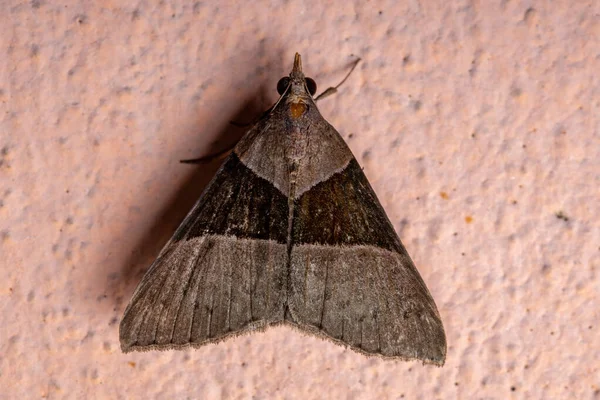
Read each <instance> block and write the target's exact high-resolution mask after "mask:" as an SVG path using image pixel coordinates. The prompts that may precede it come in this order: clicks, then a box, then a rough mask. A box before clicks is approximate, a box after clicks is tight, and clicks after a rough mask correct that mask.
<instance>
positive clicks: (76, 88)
mask: <svg viewBox="0 0 600 400" xmlns="http://www.w3.org/2000/svg"><path fill="white" fill-rule="evenodd" d="M0 3H1V4H2V13H0V57H1V60H0V149H1V151H0V255H1V257H0V260H1V261H0V266H1V273H2V278H1V279H0V387H1V388H2V389H0V398H2V399H13V398H19V399H25V398H31V399H33V398H50V399H55V398H98V399H108V398H115V399H119V398H123V399H130V398H131V399H135V398H178V399H184V398H190V399H196V398H197V399H203V398H210V399H217V398H232V399H238V398H239V399H248V398H256V399H266V398H282V399H296V398H298V399H300V398H302V399H322V398H332V399H343V398H357V399H400V398H406V399H415V398H423V399H438V398H439V399H453V398H457V399H474V398H481V399H507V398H532V399H533V398H535V399H538V398H540V399H541V398H544V399H551V398H552V399H567V398H574V399H593V398H598V397H599V396H600V370H599V366H600V362H599V361H598V360H600V335H598V330H599V329H600V311H599V310H600V277H599V274H600V248H599V246H600V228H599V226H600V225H599V221H600V189H599V187H600V133H599V132H600V100H599V99H600V84H599V82H600V80H599V78H598V77H599V74H598V71H600V58H599V54H600V40H599V39H598V38H599V37H600V19H599V18H598V15H600V3H599V2H595V1H576V2H573V1H564V0H561V1H557V2H527V1H493V2H491V1H489V2H488V1H482V2H477V1H474V2H469V1H463V2H441V1H440V2H434V1H405V2H395V1H369V2H360V1H356V2H342V1H339V2H322V1H304V2H278V1H263V0H259V1H253V2H238V1H221V2H193V1H179V0H176V1H169V2H158V1H155V2H152V1H139V2H138V1H135V2H131V1H124V2H121V1H100V2H79V1H74V0H71V1H65V2H53V1H41V0H35V1H26V2H23V1H10V0H9V1H3V2H0ZM58 3H60V4H58ZM296 51H298V52H300V53H301V54H302V56H303V64H304V70H305V71H306V72H307V74H308V75H309V76H311V77H313V78H314V79H315V80H316V81H317V83H318V84H319V85H320V87H321V88H325V87H327V86H328V85H331V84H335V83H337V82H338V81H339V79H341V78H342V77H343V75H344V73H345V72H346V70H347V66H348V64H349V63H350V62H351V61H352V60H353V57H354V56H360V57H362V59H363V62H362V63H361V64H359V67H358V68H357V70H356V71H355V72H354V74H353V75H352V76H351V77H350V79H349V80H348V81H347V83H346V84H345V86H343V87H342V88H341V90H340V93H339V94H338V95H336V96H334V97H331V98H328V99H326V100H324V101H322V102H321V104H320V110H321V112H322V114H323V115H324V116H325V118H327V119H328V120H329V121H330V122H331V123H332V124H333V125H334V126H335V127H336V128H337V129H338V131H339V132H340V133H341V134H342V135H343V136H344V137H345V138H346V139H347V142H348V144H349V146H350V147H351V148H352V150H353V152H354V153H355V155H356V157H357V159H358V161H359V163H361V165H362V166H364V169H365V173H366V174H367V176H368V177H369V179H370V181H371V184H372V186H373V187H374V189H375V191H376V192H377V194H378V196H379V198H380V200H381V202H382V204H383V206H384V207H385V209H386V210H387V212H388V215H389V217H390V219H391V220H392V222H393V223H394V226H395V228H396V230H397V231H398V233H399V235H400V237H401V238H402V240H403V242H404V244H405V246H406V247H407V249H408V251H409V252H410V254H411V255H412V257H413V259H414V261H415V263H416V264H417V266H418V268H419V270H420V272H421V274H422V276H423V278H424V280H425V281H426V283H427V285H428V287H429V289H430V291H431V292H432V295H433V297H434V298H435V300H436V302H437V305H438V307H439V310H440V313H441V316H442V319H443V321H444V325H445V329H446V333H447V338H448V344H449V347H448V357H447V362H446V365H445V366H444V367H443V368H436V367H432V366H423V365H421V364H420V363H418V362H409V363H405V362H390V361H384V360H380V359H377V358H366V357H364V356H362V355H360V354H356V353H353V352H351V351H349V350H345V349H343V348H341V347H337V346H335V345H333V344H332V343H330V342H324V341H321V340H319V339H316V338H313V337H307V336H304V335H302V334H300V333H298V332H297V331H293V330H290V329H288V328H276V329H272V330H269V331H267V332H265V333H260V334H255V335H251V336H243V337H238V338H235V339H232V340H228V341H226V342H223V343H220V344H218V345H209V346H206V347H204V348H202V349H198V350H189V351H180V352H159V353H156V352H149V353H135V354H127V355H124V354H122V353H121V352H120V350H119V343H118V323H119V321H120V318H121V316H122V313H123V310H124V307H125V306H126V304H127V302H128V301H129V298H130V296H131V294H132V292H133V290H134V288H135V286H136V285H137V283H138V282H139V280H140V278H141V276H142V275H143V271H144V270H145V268H147V266H148V265H149V263H150V262H151V261H152V260H153V259H154V257H155V256H156V255H157V253H158V252H159V250H160V248H161V247H162V245H163V244H164V243H165V241H166V240H167V239H168V238H169V236H170V235H171V233H172V232H173V230H174V229H175V227H176V226H177V224H178V223H179V222H180V221H181V219H182V218H183V216H184V215H185V214H186V213H187V211H188V210H189V208H190V207H191V206H192V204H193V203H194V202H195V200H196V199H197V197H198V196H199V195H200V193H201V191H202V189H203V187H204V185H205V184H206V183H207V182H208V180H209V179H210V178H211V177H212V175H213V174H214V172H215V171H216V168H217V167H218V162H215V163H213V164H211V165H210V166H209V167H201V166H196V167H194V166H187V165H182V164H179V162H178V160H179V159H182V158H193V157H198V156H201V155H204V154H207V153H209V152H212V151H215V150H220V149H223V148H225V147H227V146H228V145H229V144H231V143H233V142H235V141H236V140H237V138H239V137H240V135H241V134H242V133H243V130H240V129H238V128H235V127H233V126H231V125H229V123H228V121H230V120H238V121H239V120H242V121H249V120H252V119H253V118H254V117H255V116H256V115H258V113H260V111H262V110H264V109H266V108H267V107H268V106H269V105H270V104H271V103H272V102H273V101H274V100H275V99H276V98H277V94H276V91H275V85H276V82H277V80H278V79H279V78H280V77H281V76H283V75H286V74H287V73H288V72H289V70H290V68H291V63H292V59H293V55H294V53H295V52H296ZM559 217H560V218H559Z"/></svg>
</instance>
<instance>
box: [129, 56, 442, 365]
mask: <svg viewBox="0 0 600 400" xmlns="http://www.w3.org/2000/svg"><path fill="white" fill-rule="evenodd" d="M338 86H339V85H338ZM277 87H278V91H279V93H280V94H281V97H280V98H279V100H278V101H277V103H275V105H274V106H273V107H272V108H271V109H270V110H269V111H268V112H267V113H266V114H265V116H263V117H262V118H261V119H260V120H259V121H258V122H257V123H256V124H255V125H254V126H253V127H252V128H251V129H250V130H249V131H248V132H247V133H246V135H245V136H244V137H243V138H242V140H241V141H240V142H239V143H238V144H237V145H236V146H235V148H234V149H233V152H232V153H231V154H230V155H229V156H228V158H227V159H226V161H225V162H224V164H223V165H222V166H221V168H220V169H219V171H218V172H217V174H216V175H215V177H214V178H213V180H212V181H211V183H210V184H209V185H208V186H207V188H206V190H205V191H204V193H203V194H202V196H201V197H200V199H199V200H198V202H197V203H196V205H195V206H194V208H193V209H192V210H191V211H190V212H189V214H188V215H187V217H186V218H185V220H184V221H183V223H182V224H181V225H180V226H179V228H178V229H177V231H176V232H175V234H174V235H173V237H172V238H171V240H170V241H169V242H168V243H167V244H166V246H165V247H164V248H163V249H162V251H161V252H160V255H159V256H158V258H157V259H156V261H154V263H153V264H152V265H151V266H150V268H149V270H148V272H147V273H146V275H145V276H144V278H143V279H142V281H141V283H140V284H139V286H138V287H137V289H136V290H135V293H134V294H133V297H132V299H131V301H130V303H129V305H128V306H127V309H126V310H125V315H124V317H123V320H122V321H121V326H120V341H121V349H122V350H123V351H124V352H129V351H134V350H166V349H180V348H186V347H189V346H192V347H199V346H202V345H204V344H207V343H214V342H218V341H221V340H224V339H226V338H228V337H231V336H236V335H240V334H245V333H251V332H254V331H260V330H264V329H266V328H267V327H269V326H272V325H278V324H286V325H289V326H292V327H295V328H298V329H299V330H301V331H303V332H305V333H309V334H313V335H316V336H318V337H321V338H325V339H328V340H331V341H333V342H334V343H337V344H340V345H343V346H347V347H349V348H350V349H352V350H355V351H358V352H360V353H363V354H366V355H378V356H382V357H386V358H396V359H401V360H413V359H418V360H422V361H423V362H425V363H431V364H437V365H443V363H444V360H445V358H446V337H445V334H444V328H443V326H442V321H441V320H440V315H439V313H438V310H437V308H436V306H435V303H434V301H433V299H432V297H431V295H430V294H429V291H428V290H427V287H426V286H425V283H424V282H423V280H422V279H421V276H420V275H419V273H418V272H417V269H416V268H415V266H414V264H413V262H412V261H411V259H410V257H409V255H408V253H407V252H406V250H405V248H404V246H403V245H402V243H401V242H400V239H399V238H398V236H397V235H396V233H395V231H394V228H393V227H392V224H391V223H390V221H389V219H388V217H387V216H386V214H385V211H384V210H383V208H382V207H381V204H380V203H379V200H378V199H377V196H376V195H375V193H374V192H373V189H372V188H371V186H370V185H369V182H368V181H367V178H366V177H365V175H364V174H363V172H362V169H361V167H360V166H359V164H358V162H357V161H356V159H355V158H354V156H353V155H352V152H351V151H350V149H349V148H348V146H347V145H346V143H345V142H344V140H343V139H342V137H341V136H340V134H339V133H338V132H337V131H336V130H335V129H334V128H333V127H332V126H331V125H329V123H328V122H327V121H325V119H323V117H322V116H321V114H320V113H319V110H318V109H317V106H316V104H315V98H313V95H314V94H315V92H316V85H315V83H314V81H313V80H312V79H310V78H305V76H304V74H303V73H302V65H301V61H300V55H299V54H296V57H295V60H294V67H293V69H292V72H291V73H290V75H289V77H285V78H282V79H281V80H280V81H279V83H278V85H277Z"/></svg>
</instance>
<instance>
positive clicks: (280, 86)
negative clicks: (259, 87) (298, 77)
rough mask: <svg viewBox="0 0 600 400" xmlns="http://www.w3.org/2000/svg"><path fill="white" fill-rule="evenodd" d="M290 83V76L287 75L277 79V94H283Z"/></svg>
mask: <svg viewBox="0 0 600 400" xmlns="http://www.w3.org/2000/svg"><path fill="white" fill-rule="evenodd" d="M289 85H290V78H289V77H287V76H286V77H283V78H281V79H280V80H279V82H277V93H279V94H283V93H285V89H287V87H288V86H289Z"/></svg>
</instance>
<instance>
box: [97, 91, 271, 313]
mask: <svg viewBox="0 0 600 400" xmlns="http://www.w3.org/2000/svg"><path fill="white" fill-rule="evenodd" d="M266 98H267V96H266V95H265V88H264V87H261V88H260V89H259V90H258V91H257V95H256V96H254V97H251V98H248V99H247V100H246V101H245V102H244V103H243V104H242V106H240V107H239V108H238V110H237V112H235V113H233V114H232V116H231V118H229V119H228V120H229V121H231V122H229V123H227V122H226V123H225V124H224V126H223V127H222V129H221V130H220V132H219V133H218V134H217V136H216V137H215V140H214V141H213V142H212V143H211V146H210V147H209V150H208V152H207V153H206V154H199V155H198V157H203V156H206V155H211V154H217V153H220V152H222V151H223V150H227V149H231V148H233V146H234V145H235V144H236V143H237V142H238V141H239V140H240V139H241V137H242V136H243V135H244V134H245V133H246V131H248V129H250V127H251V125H252V123H253V122H254V121H256V120H257V118H259V117H260V116H261V115H262V113H263V112H264V111H265V110H266V109H268V106H265V104H266V101H265V99H266ZM240 123H243V124H246V123H248V126H244V127H240V126H239V124H240ZM181 158H184V157H181ZM223 162H224V158H222V157H221V158H218V157H215V158H213V159H211V160H209V161H208V162H206V163H202V164H191V165H190V164H183V163H182V164H181V168H186V169H189V170H190V171H191V172H190V174H189V176H188V177H187V178H186V179H185V180H184V181H183V182H182V183H181V184H180V186H179V188H178V189H176V190H175V191H174V192H173V194H172V196H171V198H170V199H169V200H168V201H167V202H166V203H165V205H164V207H163V208H162V210H161V211H160V212H159V213H157V214H156V215H155V217H154V221H153V223H152V226H151V228H150V229H149V230H148V231H147V233H146V234H145V235H143V236H142V237H140V239H139V241H138V243H137V245H136V246H135V247H134V248H133V250H132V251H131V253H130V255H129V256H128V257H127V258H126V259H125V260H123V263H122V266H121V268H120V274H118V275H119V284H118V285H114V282H111V283H112V284H113V285H110V287H107V288H105V291H104V293H107V294H108V295H109V296H111V297H113V301H114V302H115V304H116V306H117V308H120V306H121V303H122V302H123V296H125V297H127V298H129V296H131V294H132V293H133V290H134V287H135V286H136V285H137V284H138V283H139V282H140V280H141V279H142V277H143V275H144V273H145V272H146V271H147V269H148V267H150V265H151V264H152V262H153V261H154V259H155V258H156V257H157V256H158V254H159V252H160V250H161V248H162V247H163V246H164V245H165V244H166V243H167V241H168V240H169V238H170V237H171V236H172V235H173V233H174V232H175V230H176V229H177V227H178V226H179V224H180V223H181V222H182V221H183V219H184V218H185V216H186V215H187V213H188V212H189V211H190V210H191V209H192V207H193V205H194V204H195V203H196V201H198V199H199V198H200V195H201V194H202V192H203V190H204V188H205V187H206V185H208V183H209V182H210V181H211V179H212V178H213V177H214V175H215V173H216V172H217V170H218V169H219V167H220V166H221V165H222V164H223Z"/></svg>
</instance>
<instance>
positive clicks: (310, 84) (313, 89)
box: [305, 78, 317, 96]
mask: <svg viewBox="0 0 600 400" xmlns="http://www.w3.org/2000/svg"><path fill="white" fill-rule="evenodd" d="M305 80H306V88H307V89H308V93H310V95H311V96H314V94H315V93H317V83H316V82H315V81H313V80H312V78H306V79H305Z"/></svg>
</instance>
